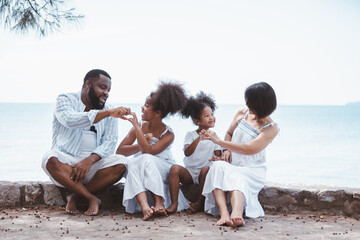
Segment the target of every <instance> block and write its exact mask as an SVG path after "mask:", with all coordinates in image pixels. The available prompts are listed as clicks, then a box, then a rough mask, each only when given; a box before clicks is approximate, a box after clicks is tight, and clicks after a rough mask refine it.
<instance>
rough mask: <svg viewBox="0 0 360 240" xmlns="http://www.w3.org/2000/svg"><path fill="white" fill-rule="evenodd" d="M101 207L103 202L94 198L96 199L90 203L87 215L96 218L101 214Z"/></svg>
mask: <svg viewBox="0 0 360 240" xmlns="http://www.w3.org/2000/svg"><path fill="white" fill-rule="evenodd" d="M100 205H101V200H100V199H98V198H97V197H95V196H94V199H92V200H90V201H89V207H88V209H87V210H86V211H85V215H87V216H96V215H97V214H98V213H99V206H100Z"/></svg>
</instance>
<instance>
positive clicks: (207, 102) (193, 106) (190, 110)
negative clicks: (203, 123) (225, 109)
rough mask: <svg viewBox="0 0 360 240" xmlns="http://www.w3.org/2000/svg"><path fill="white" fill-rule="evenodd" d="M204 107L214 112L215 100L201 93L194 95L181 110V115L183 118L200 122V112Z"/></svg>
mask: <svg viewBox="0 0 360 240" xmlns="http://www.w3.org/2000/svg"><path fill="white" fill-rule="evenodd" d="M205 107H210V108H211V110H212V111H213V112H214V111H215V109H216V107H217V106H216V104H215V100H214V98H213V96H212V95H207V94H205V93H204V92H203V91H201V92H199V93H198V94H196V96H195V97H190V98H189V99H188V102H187V104H186V106H185V108H184V109H183V110H182V112H181V114H182V115H183V116H184V117H185V118H188V117H191V119H192V120H193V121H194V120H195V119H196V120H200V115H201V112H202V110H203V109H204V108H205Z"/></svg>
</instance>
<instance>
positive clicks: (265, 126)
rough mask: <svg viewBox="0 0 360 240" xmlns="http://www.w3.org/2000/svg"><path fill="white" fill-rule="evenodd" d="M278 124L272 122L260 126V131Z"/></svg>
mask: <svg viewBox="0 0 360 240" xmlns="http://www.w3.org/2000/svg"><path fill="white" fill-rule="evenodd" d="M273 125H277V124H276V122H270V123H267V124H265V125H264V126H262V127H261V128H259V131H261V130H263V129H264V128H267V127H269V126H273Z"/></svg>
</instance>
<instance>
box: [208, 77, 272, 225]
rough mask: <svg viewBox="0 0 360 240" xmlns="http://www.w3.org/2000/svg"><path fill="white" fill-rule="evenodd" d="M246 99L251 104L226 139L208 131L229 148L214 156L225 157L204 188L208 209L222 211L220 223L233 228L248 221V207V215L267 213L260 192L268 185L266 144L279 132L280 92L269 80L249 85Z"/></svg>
mask: <svg viewBox="0 0 360 240" xmlns="http://www.w3.org/2000/svg"><path fill="white" fill-rule="evenodd" d="M245 102H246V105H247V108H243V109H241V110H239V111H238V112H237V113H236V115H235V117H234V119H233V121H232V123H231V125H230V127H229V129H228V131H227V133H226V136H225V140H220V139H219V138H218V137H217V136H216V134H215V133H214V132H212V131H210V130H208V131H207V132H206V134H205V137H206V138H208V139H210V140H212V141H213V142H214V143H216V144H219V145H220V146H222V147H223V148H224V149H226V150H225V151H224V153H223V155H222V156H221V158H216V157H215V158H214V159H213V160H224V161H215V162H214V163H213V165H212V167H211V168H210V170H209V173H208V174H207V177H206V180H205V184H204V190H203V195H204V196H205V197H206V200H205V212H207V213H210V214H213V215H219V214H220V219H219V221H218V222H217V225H228V226H231V227H233V228H235V227H239V226H243V225H244V224H245V221H244V219H243V212H244V209H245V215H246V216H247V217H250V218H257V217H260V216H264V210H263V209H262V207H261V205H260V203H259V200H258V193H259V192H260V190H261V189H262V188H263V187H264V186H265V173H266V166H265V148H266V147H267V146H268V144H269V143H271V142H272V141H273V139H274V138H275V137H276V136H277V134H278V132H279V129H278V126H277V124H276V123H275V122H274V121H273V120H272V119H271V118H270V116H269V115H270V114H271V113H272V112H273V111H274V110H275V109H276V95H275V92H274V90H273V88H272V87H271V86H270V85H269V84H267V83H265V82H260V83H256V84H253V85H251V86H249V87H248V88H247V89H246V91H245ZM230 162H231V163H230ZM227 193H228V194H227ZM227 195H228V196H227ZM227 197H229V198H230V199H229V198H227ZM229 200H230V204H229ZM228 206H229V207H231V208H230V211H231V210H232V211H231V214H230V212H229V208H228ZM217 207H218V208H217Z"/></svg>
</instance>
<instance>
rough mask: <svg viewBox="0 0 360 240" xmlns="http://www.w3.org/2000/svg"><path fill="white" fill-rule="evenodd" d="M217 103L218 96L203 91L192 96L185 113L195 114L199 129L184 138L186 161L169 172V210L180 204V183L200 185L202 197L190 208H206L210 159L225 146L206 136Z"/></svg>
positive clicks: (212, 122)
mask: <svg viewBox="0 0 360 240" xmlns="http://www.w3.org/2000/svg"><path fill="white" fill-rule="evenodd" d="M215 108H216V104H215V101H214V99H213V98H212V97H211V96H209V95H206V94H205V93H204V92H200V93H198V94H197V95H196V97H190V98H189V100H188V103H187V104H186V106H185V108H184V110H183V111H182V114H183V115H184V117H191V119H192V120H193V122H194V124H195V125H197V126H198V129H197V130H193V131H189V132H187V133H186V135H185V141H184V154H185V158H184V165H185V167H183V166H181V165H178V164H175V165H173V166H172V167H171V170H170V176H169V185H170V195H171V202H172V203H171V206H170V207H168V208H167V209H166V211H167V212H168V213H172V212H175V211H176V209H177V207H178V194H179V188H180V183H181V184H183V185H185V186H191V185H194V184H199V185H200V192H199V193H200V194H199V198H198V199H197V200H196V201H195V202H189V208H190V209H191V211H193V212H198V211H200V210H203V209H204V201H205V197H204V196H202V195H201V192H202V189H203V186H204V182H205V177H206V174H207V172H208V171H209V166H210V164H211V162H210V161H209V160H210V159H211V158H212V157H213V156H214V154H215V152H217V153H218V155H219V156H220V155H221V147H220V146H219V145H217V144H215V143H213V142H212V141H210V140H208V139H204V132H205V131H206V130H208V129H209V128H213V127H214V126H215V116H214V111H215Z"/></svg>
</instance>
